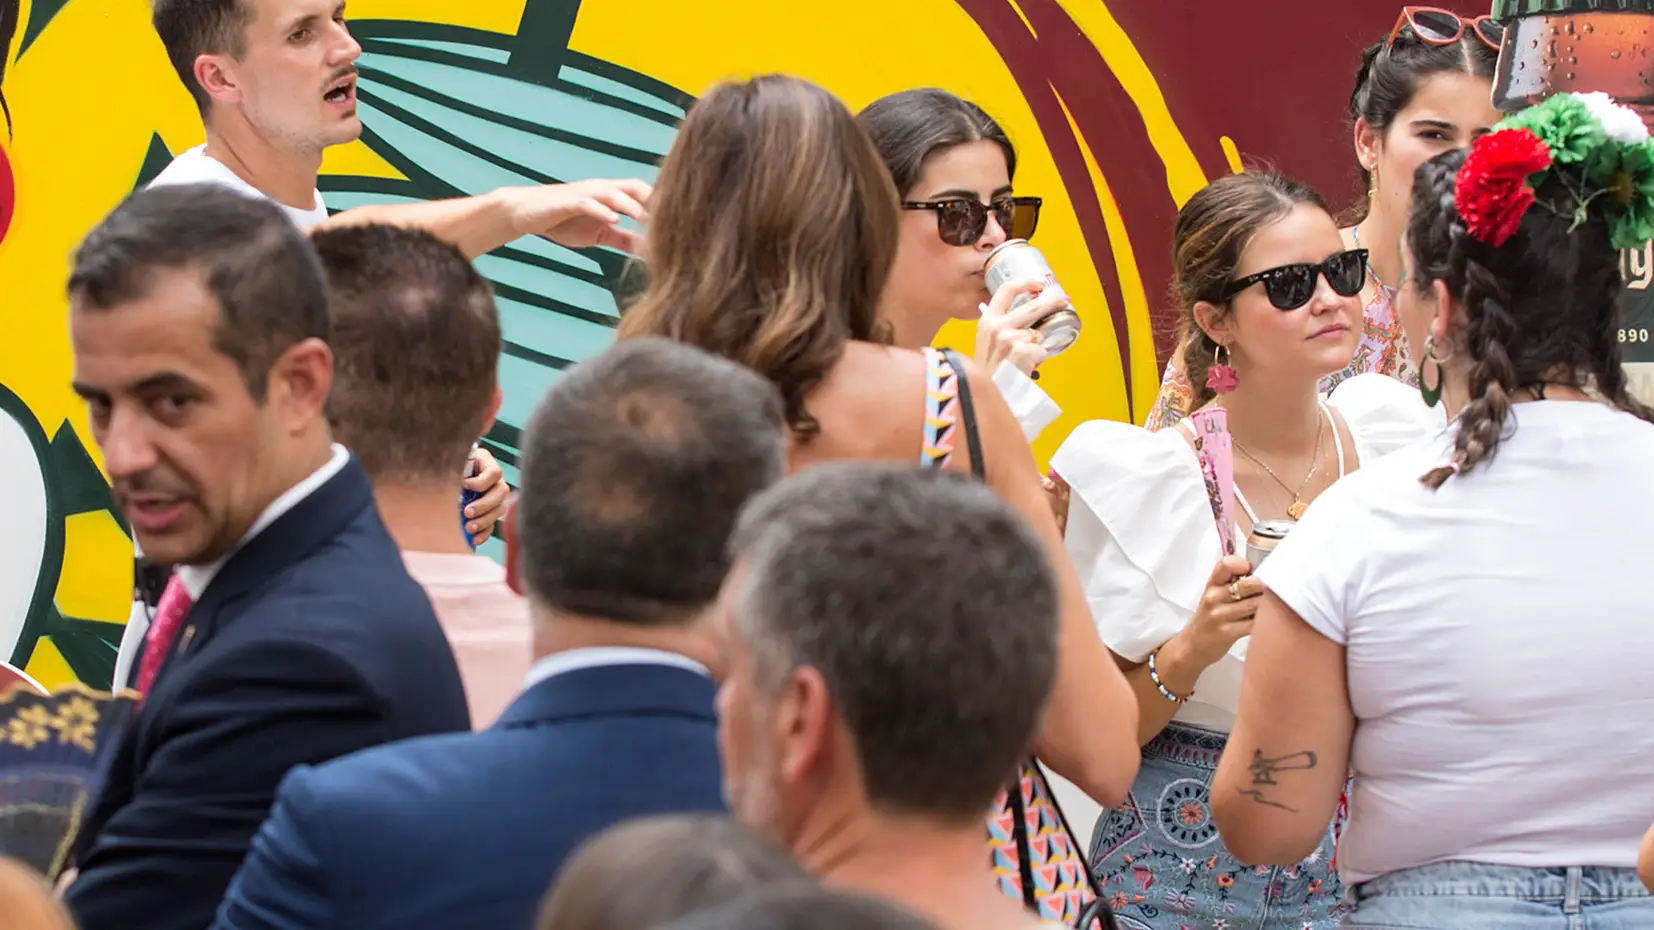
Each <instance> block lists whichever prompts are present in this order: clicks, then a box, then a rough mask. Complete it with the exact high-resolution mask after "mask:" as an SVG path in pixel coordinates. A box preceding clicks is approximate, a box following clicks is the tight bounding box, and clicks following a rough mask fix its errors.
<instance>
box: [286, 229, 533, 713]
mask: <svg viewBox="0 0 1654 930" xmlns="http://www.w3.org/2000/svg"><path fill="white" fill-rule="evenodd" d="M311 242H312V243H313V244H314V246H315V248H316V252H317V254H318V255H320V257H321V260H322V266H323V268H324V269H325V270H326V272H327V279H328V289H329V292H330V299H331V301H332V310H333V334H332V338H331V340H330V343H331V345H332V347H333V357H334V366H335V368H334V373H333V392H332V394H331V395H329V398H328V419H329V420H330V421H331V423H332V425H333V430H334V435H335V436H336V437H337V438H338V441H339V442H341V443H343V444H344V445H346V446H348V447H349V448H350V449H351V451H353V452H355V453H356V457H357V458H358V459H359V460H360V461H361V463H362V467H363V468H364V469H366V471H367V473H368V478H369V479H370V480H371V481H372V482H373V494H374V497H375V498H376V499H377V501H378V504H379V513H380V516H381V518H382V519H383V520H384V522H385V526H386V528H387V529H389V530H390V533H391V537H392V538H394V539H395V540H396V544H397V546H398V547H399V548H400V549H401V550H402V558H403V560H404V562H405V563H406V565H407V567H408V573H409V574H411V575H412V576H413V577H414V580H415V581H417V582H419V583H420V585H422V586H423V587H424V588H425V593H426V595H427V596H429V597H430V599H431V604H432V606H434V607H435V608H436V614H437V619H438V620H440V621H441V623H442V628H443V631H444V632H446V633H447V634H448V641H449V643H450V644H452V646H453V648H454V657H455V659H457V660H458V662H459V670H460V676H461V678H462V679H463V680H464V682H465V693H466V697H467V699H468V700H469V702H470V706H471V725H472V726H473V727H474V728H476V729H482V728H484V727H487V726H488V725H489V724H491V723H493V722H494V718H496V717H497V716H499V713H500V711H502V710H504V709H505V706H506V705H507V704H508V703H510V701H511V699H512V698H513V697H515V696H516V694H517V691H518V688H519V686H520V685H521V684H522V681H523V678H524V676H526V675H527V674H528V669H529V665H530V659H531V655H530V648H529V638H530V632H529V614H528V607H527V605H526V604H525V602H524V601H523V599H522V597H520V596H519V595H517V594H515V593H513V592H512V591H511V589H510V588H508V587H506V583H505V570H504V569H503V568H501V567H500V566H499V565H498V564H496V563H495V562H494V561H492V560H491V559H489V558H487V557H486V556H481V555H478V554H476V553H475V552H473V551H472V549H471V546H470V544H469V543H467V541H466V538H465V533H464V529H463V527H462V525H461V521H460V517H459V509H458V507H459V505H458V500H457V493H458V492H457V490H456V489H457V487H458V479H459V477H460V475H461V473H462V472H463V470H464V469H465V466H466V459H467V456H468V455H469V453H470V450H471V444H472V443H473V442H475V441H476V440H477V437H479V436H481V435H482V434H483V433H485V432H487V430H488V428H489V426H490V425H491V424H492V423H493V420H494V415H495V413H496V412H498V410H499V406H500V391H499V386H498V383H497V381H496V369H497V366H498V364H499V354H500V318H499V311H498V309H497V308H496V307H495V305H494V295H493V292H492V291H491V290H490V288H489V286H488V282H487V281H485V280H484V279H483V277H482V276H481V275H480V274H478V273H477V271H476V269H475V268H473V267H472V265H471V263H470V262H468V261H466V259H465V256H464V255H462V254H461V253H460V251H459V250H458V249H457V248H455V247H454V246H452V245H449V244H447V243H446V242H443V241H441V240H439V239H437V238H436V237H435V236H433V235H431V234H430V233H427V232H424V231H422V230H417V229H405V228H399V227H392V226H381V225H366V226H355V227H344V228H339V229H323V230H317V231H316V232H314V233H313V234H312V236H311Z"/></svg>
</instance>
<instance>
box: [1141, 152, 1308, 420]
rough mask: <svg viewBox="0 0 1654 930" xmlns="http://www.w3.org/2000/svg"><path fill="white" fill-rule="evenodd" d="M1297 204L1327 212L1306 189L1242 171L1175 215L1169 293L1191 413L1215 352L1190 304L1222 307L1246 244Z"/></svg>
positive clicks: (1207, 395) (1203, 397)
mask: <svg viewBox="0 0 1654 930" xmlns="http://www.w3.org/2000/svg"><path fill="white" fill-rule="evenodd" d="M1300 205H1306V206H1312V207H1319V208H1320V209H1322V210H1326V209H1327V202H1326V201H1325V200H1323V199H1322V197H1321V195H1320V194H1318V193H1316V192H1315V190H1314V189H1313V188H1311V187H1309V186H1308V185H1306V184H1303V183H1301V182H1299V181H1294V180H1293V179H1291V178H1289V177H1287V176H1286V175H1283V174H1279V173H1276V172H1273V171H1247V172H1244V173H1242V174H1231V175H1227V176H1225V177H1221V178H1219V179H1217V180H1216V181H1213V182H1212V183H1210V184H1208V185H1206V186H1205V187H1203V188H1201V189H1200V191H1199V192H1198V193H1196V194H1195V195H1194V196H1193V197H1191V198H1189V202H1188V203H1186V204H1184V205H1183V209H1181V210H1179V211H1177V229H1176V233H1175V235H1174V236H1173V246H1172V268H1173V288H1174V290H1175V292H1176V297H1177V302H1178V306H1179V307H1181V308H1182V321H1183V322H1182V328H1181V329H1180V330H1179V335H1178V344H1179V345H1180V346H1181V348H1182V351H1183V370H1184V371H1185V372H1186V373H1187V374H1188V376H1189V384H1190V386H1192V387H1193V388H1194V397H1193V399H1192V400H1191V401H1190V404H1189V409H1190V410H1191V411H1193V410H1197V409H1199V408H1200V407H1201V406H1202V405H1203V404H1205V403H1206V402H1207V401H1209V400H1211V399H1212V397H1213V396H1214V395H1213V393H1212V390H1211V389H1210V388H1208V387H1207V386H1206V372H1207V370H1208V369H1210V368H1211V365H1212V356H1213V354H1214V353H1215V352H1217V348H1218V344H1217V343H1216V342H1215V341H1213V339H1212V337H1211V336H1209V335H1207V334H1206V331H1205V330H1204V329H1201V328H1200V324H1199V323H1198V322H1197V321H1196V320H1195V304H1197V303H1200V302H1201V301H1205V302H1207V303H1213V304H1221V303H1223V289H1224V288H1225V287H1227V286H1228V284H1229V282H1230V281H1231V280H1233V279H1234V276H1235V268H1236V266H1238V265H1239V264H1240V260H1241V254H1242V253H1243V252H1245V251H1246V246H1247V243H1249V242H1251V241H1252V237H1253V236H1255V235H1257V233H1258V231H1259V230H1261V229H1263V228H1264V227H1266V226H1268V225H1270V224H1271V223H1275V222H1278V221H1280V220H1281V219H1283V218H1285V217H1286V215H1287V214H1289V213H1291V212H1292V211H1293V210H1294V209H1295V208H1297V207H1298V206H1300Z"/></svg>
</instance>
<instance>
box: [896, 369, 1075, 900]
mask: <svg viewBox="0 0 1654 930" xmlns="http://www.w3.org/2000/svg"><path fill="white" fill-rule="evenodd" d="M924 354H925V441H924V448H923V449H922V450H921V452H920V453H919V464H920V465H921V466H922V467H924V468H943V467H946V466H947V464H948V461H949V459H951V458H952V456H953V450H954V434H955V427H956V426H957V425H958V417H959V384H958V375H957V374H956V373H955V372H954V370H953V366H952V365H950V364H948V360H947V358H946V357H945V356H943V355H942V353H941V352H940V351H938V350H936V349H932V348H926V349H925V350H924ZM1020 775H1021V778H1020V782H1021V785H1022V812H1023V819H1024V822H1025V823H1026V825H1027V836H1028V849H1029V853H1030V855H1029V860H1030V864H1031V870H1030V874H1031V875H1032V876H1033V878H1034V897H1035V899H1036V900H1037V901H1038V903H1039V917H1040V919H1042V920H1050V921H1056V922H1060V923H1063V924H1066V925H1068V926H1073V925H1074V923H1075V921H1077V920H1078V919H1079V918H1080V915H1081V912H1083V911H1084V910H1085V908H1086V907H1087V906H1089V905H1090V904H1091V902H1092V901H1093V900H1094V895H1092V893H1091V885H1090V884H1089V883H1088V882H1087V881H1086V864H1085V859H1083V858H1082V857H1081V854H1080V851H1079V850H1078V849H1076V848H1075V846H1074V843H1073V841H1072V840H1071V838H1070V835H1069V832H1068V828H1067V826H1066V825H1065V824H1064V823H1063V819H1062V814H1061V812H1060V811H1059V810H1058V808H1057V806H1056V802H1055V800H1053V797H1052V794H1051V786H1050V785H1049V784H1047V783H1046V780H1045V776H1044V774H1043V773H1042V772H1040V771H1039V769H1038V768H1036V767H1035V766H1034V764H1033V762H1032V761H1031V760H1030V761H1026V762H1024V763H1023V765H1022V768H1021V772H1020ZM1007 787H1008V786H1007ZM990 810H991V813H990V814H989V815H988V853H989V856H990V857H991V858H992V862H993V871H994V879H995V881H997V882H998V883H999V889H1000V891H1002V892H1004V893H1005V895H1006V896H1007V897H1009V898H1012V899H1013V900H1015V901H1017V902H1019V903H1020V902H1023V901H1025V900H1027V899H1026V897H1025V896H1024V895H1023V891H1022V866H1021V863H1020V861H1019V858H1018V853H1017V838H1016V832H1015V830H1014V829H1013V827H1014V825H1015V822H1016V816H1017V814H1016V809H1015V807H1014V806H1013V805H1012V804H1011V796H1010V792H1009V791H1008V790H1001V791H1000V792H999V797H998V798H996V799H995V800H994V805H993V807H992V808H990Z"/></svg>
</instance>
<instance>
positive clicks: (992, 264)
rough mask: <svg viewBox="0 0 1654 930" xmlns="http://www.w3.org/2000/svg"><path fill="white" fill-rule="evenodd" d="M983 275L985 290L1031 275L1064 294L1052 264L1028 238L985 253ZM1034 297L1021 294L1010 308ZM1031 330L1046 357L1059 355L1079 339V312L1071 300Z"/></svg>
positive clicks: (1007, 242) (1010, 242) (1011, 240)
mask: <svg viewBox="0 0 1654 930" xmlns="http://www.w3.org/2000/svg"><path fill="white" fill-rule="evenodd" d="M983 278H984V279H985V280H986V282H987V285H988V293H990V294H993V293H996V292H997V291H998V290H999V289H1000V288H1002V287H1004V286H1005V285H1006V284H1007V283H1008V282H1011V281H1020V280H1023V279H1026V278H1032V279H1035V280H1038V281H1044V282H1045V289H1046V290H1050V289H1052V288H1056V289H1057V290H1058V291H1059V292H1061V293H1063V295H1064V296H1065V297H1066V296H1067V292H1066V291H1063V289H1062V285H1061V284H1058V283H1057V276H1056V275H1055V274H1052V272H1051V265H1050V264H1049V263H1047V262H1046V260H1045V256H1044V255H1042V254H1040V250H1039V249H1036V248H1034V247H1033V246H1031V245H1029V244H1028V240H1027V239H1010V240H1007V241H1006V242H1004V243H1002V244H1001V245H1000V246H999V248H997V249H994V250H993V251H992V252H989V253H988V262H987V264H986V265H985V266H984V267H983ZM1033 299H1034V295H1032V294H1020V295H1018V296H1017V299H1016V300H1014V301H1012V302H1011V307H1012V309H1015V308H1017V307H1020V306H1022V305H1023V304H1025V303H1027V302H1028V301H1030V300H1033ZM1033 328H1034V331H1035V332H1037V333H1039V336H1040V345H1042V346H1044V347H1045V354H1046V355H1047V356H1052V355H1060V354H1061V353H1062V352H1063V351H1064V350H1066V349H1067V348H1068V347H1069V346H1071V345H1073V344H1074V340H1076V339H1078V338H1080V315H1079V314H1078V313H1075V312H1074V304H1073V302H1072V301H1070V302H1069V303H1068V305H1067V306H1065V307H1060V308H1058V309H1056V310H1053V311H1052V312H1051V313H1050V314H1048V315H1046V316H1045V317H1044V318H1042V319H1040V320H1039V321H1038V322H1036V323H1034V327H1033Z"/></svg>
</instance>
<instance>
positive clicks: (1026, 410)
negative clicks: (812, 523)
mask: <svg viewBox="0 0 1654 930" xmlns="http://www.w3.org/2000/svg"><path fill="white" fill-rule="evenodd" d="M856 119H857V121H858V122H860V123H861V125H862V128H864V129H866V130H867V134H868V135H869V136H871V137H872V139H873V145H874V146H875V147H877V148H878V150H879V155H880V157H882V158H883V159H884V163H885V167H887V168H888V169H890V175H891V179H892V180H893V181H894V182H895V184H896V194H897V196H898V197H899V198H900V200H901V206H902V218H901V226H900V230H901V237H900V241H899V244H898V245H897V247H896V263H895V265H894V267H892V268H891V270H890V284H889V286H888V287H887V289H886V291H885V296H884V301H883V307H882V312H883V315H884V318H885V319H886V320H887V321H889V323H890V326H891V332H892V337H893V341H894V343H895V344H896V345H898V346H901V347H903V348H908V349H919V348H923V347H924V346H928V345H930V343H931V342H932V341H933V340H934V339H935V338H936V334H937V333H938V332H939V331H940V330H941V329H942V326H943V325H944V324H945V323H947V322H948V321H949V320H956V319H958V320H977V321H978V322H977V330H976V331H977V338H976V362H977V364H979V365H981V366H983V367H984V368H986V369H987V370H988V371H990V372H992V373H993V382H994V385H995V386H996V387H997V388H999V392H1000V394H1001V395H1003V396H1004V398H1005V400H1006V402H1007V403H1008V404H1010V406H1011V411H1012V413H1014V414H1015V415H1016V418H1017V422H1018V423H1020V424H1021V425H1022V428H1023V433H1024V435H1025V436H1026V437H1027V438H1028V439H1029V440H1033V439H1034V438H1035V437H1036V436H1038V435H1039V433H1040V431H1041V430H1043V429H1045V427H1047V426H1049V425H1050V424H1051V422H1052V421H1054V420H1055V419H1056V418H1057V417H1058V415H1059V414H1061V412H1062V411H1061V409H1059V408H1058V407H1057V405H1056V403H1055V402H1054V401H1052V400H1051V398H1050V396H1049V395H1047V394H1046V393H1045V392H1044V391H1042V390H1040V388H1039V386H1038V385H1036V384H1035V383H1034V382H1033V380H1032V379H1033V378H1037V377H1039V373H1038V371H1037V369H1038V368H1039V365H1040V363H1041V362H1043V361H1045V349H1044V348H1043V347H1042V346H1041V345H1040V341H1039V334H1038V333H1037V332H1036V331H1035V330H1034V329H1033V328H1032V326H1033V324H1034V323H1036V322H1038V321H1039V320H1041V319H1043V318H1044V317H1046V316H1048V315H1050V314H1051V313H1052V312H1053V311H1055V310H1058V309H1060V308H1062V307H1063V306H1065V305H1066V303H1067V301H1066V299H1065V298H1064V297H1063V295H1062V294H1061V293H1060V292H1058V291H1053V292H1052V293H1050V294H1049V295H1043V296H1036V297H1035V298H1034V299H1033V300H1030V301H1028V302H1027V303H1025V304H1023V305H1022V306H1020V307H1018V308H1016V309H1015V310H1012V309H1011V306H1010V305H1011V302H1012V301H1013V300H1015V299H1016V298H1017V297H1019V296H1021V295H1022V294H1026V293H1035V294H1037V293H1038V283H1037V282H1034V281H1016V282H1010V283H1008V284H1006V285H1005V286H1004V287H1002V288H1000V289H999V291H998V292H996V293H994V294H993V295H991V296H990V295H989V294H988V291H987V285H986V284H985V283H984V280H983V263H984V262H985V261H986V259H987V257H988V255H989V253H991V252H993V250H994V249H996V248H998V247H999V246H1000V245H1002V244H1004V243H1005V241H1006V240H1008V239H1028V238H1030V237H1031V236H1033V234H1034V229H1035V227H1036V226H1037V225H1038V223H1039V211H1040V204H1041V201H1040V198H1038V197H1018V196H1016V195H1015V194H1014V193H1013V192H1012V187H1011V182H1012V180H1013V179H1014V178H1015V176H1016V168H1017V153H1016V148H1015V147H1013V146H1012V145H1011V140H1010V138H1009V137H1008V136H1006V135H1005V130H1003V129H1001V128H1000V126H999V124H998V123H996V122H994V120H993V117H991V116H989V115H988V114H987V113H985V112H983V110H982V108H981V107H978V106H977V105H976V104H974V103H971V102H969V101H967V100H964V99H961V98H960V97H957V96H955V95H953V94H950V93H948V92H947V91H945V90H939V89H937V88H933V87H926V88H919V89H915V90H904V91H901V92H899V93H894V94H891V95H889V96H887V97H881V98H879V99H878V100H875V101H873V102H872V103H870V104H868V105H867V107H866V108H865V109H863V110H862V111H861V113H860V115H858V116H857V117H856Z"/></svg>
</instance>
